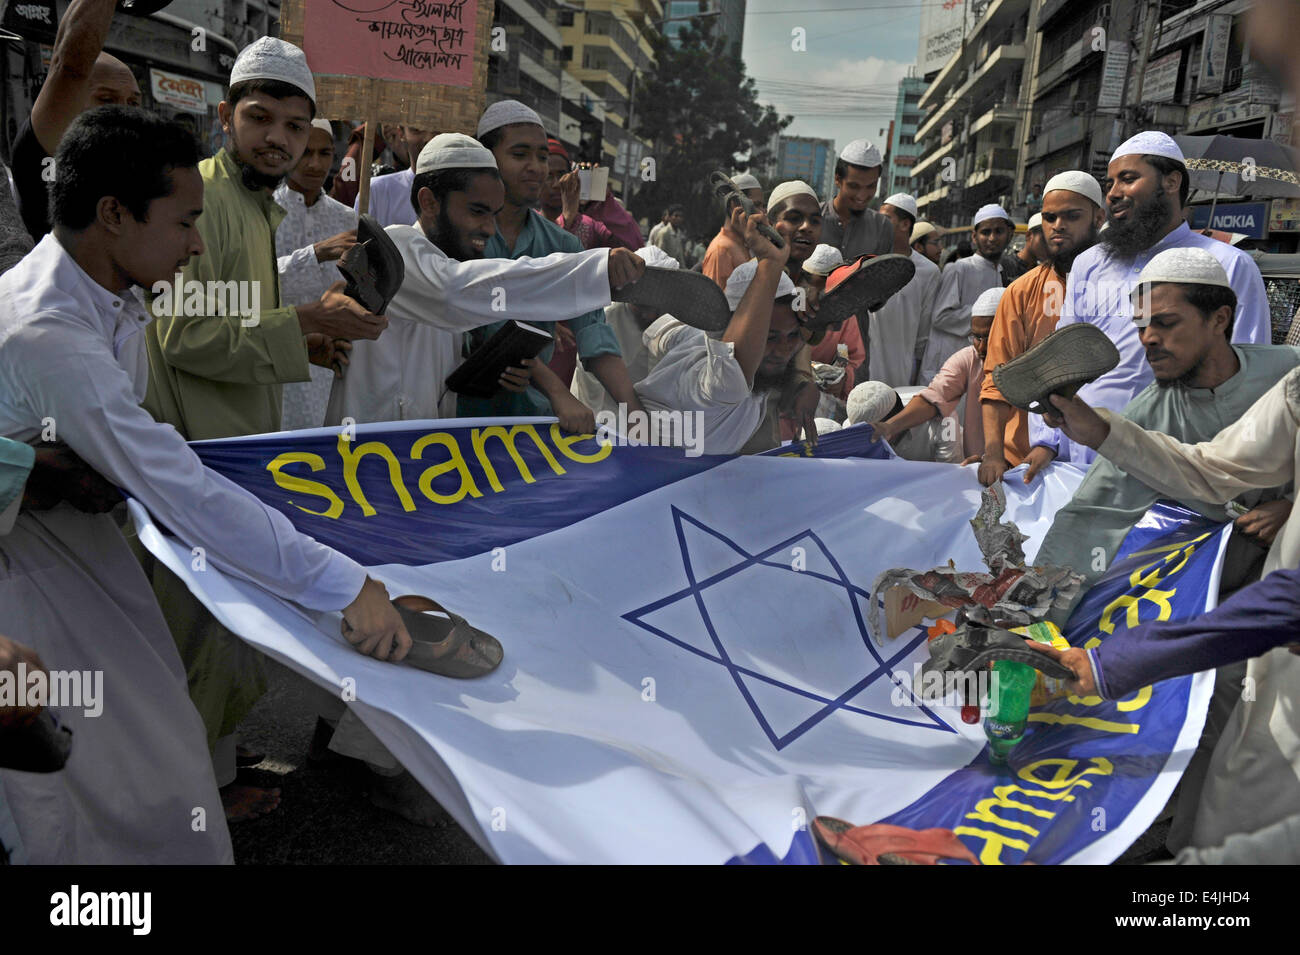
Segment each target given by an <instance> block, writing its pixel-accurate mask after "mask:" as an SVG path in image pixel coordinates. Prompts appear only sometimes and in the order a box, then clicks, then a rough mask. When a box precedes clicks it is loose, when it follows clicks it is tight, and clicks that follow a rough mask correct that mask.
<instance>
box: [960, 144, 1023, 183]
mask: <svg viewBox="0 0 1300 955" xmlns="http://www.w3.org/2000/svg"><path fill="white" fill-rule="evenodd" d="M1015 175H1016V150H1014V149H1010V148H1008V147H1003V146H999V147H996V148H994V149H989V150H985V151H984V152H982V153H980V154H979V155H977V156H976V157H975V171H974V172H973V173H971V175H970V176H969V177H968V178H967V180H966V185H967V186H968V187H969V186H978V185H979V184H980V183H981V182H984V181H985V180H987V179H990V178H992V177H993V176H1010V177H1012V178H1015Z"/></svg>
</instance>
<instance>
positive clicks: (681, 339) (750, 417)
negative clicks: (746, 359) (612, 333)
mask: <svg viewBox="0 0 1300 955" xmlns="http://www.w3.org/2000/svg"><path fill="white" fill-rule="evenodd" d="M643 340H644V342H645V345H646V348H647V349H648V352H649V358H650V365H651V371H650V373H649V374H648V375H646V376H645V378H643V379H642V380H641V382H640V384H638V385H637V386H636V393H637V397H639V398H640V399H641V403H642V404H643V405H645V408H646V410H647V411H700V412H703V415H704V417H703V426H704V429H703V444H702V448H701V453H703V454H735V453H736V452H738V451H739V450H740V449H741V448H742V447H744V446H745V442H746V441H748V440H749V439H750V437H752V436H753V434H754V432H755V431H756V430H757V429H758V426H759V424H760V423H761V422H762V420H763V414H764V412H765V411H766V406H767V392H765V391H760V392H754V391H753V389H752V388H751V387H750V384H749V382H748V381H746V380H745V372H744V371H743V370H742V369H741V367H740V362H738V361H736V346H735V345H734V344H733V343H731V342H720V341H718V340H716V339H713V338H710V337H709V336H708V335H706V334H705V333H704V332H702V331H701V330H700V329H698V328H691V327H690V326H689V325H683V324H682V323H681V322H679V321H678V320H677V319H675V318H673V317H672V316H671V315H663V316H660V318H659V319H658V320H657V321H656V322H655V323H654V324H653V325H651V326H650V327H649V328H647V329H646V330H645V334H644V336H643Z"/></svg>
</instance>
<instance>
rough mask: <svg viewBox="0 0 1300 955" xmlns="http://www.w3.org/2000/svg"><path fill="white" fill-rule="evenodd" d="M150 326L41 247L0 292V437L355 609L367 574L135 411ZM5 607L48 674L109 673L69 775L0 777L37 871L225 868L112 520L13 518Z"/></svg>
mask: <svg viewBox="0 0 1300 955" xmlns="http://www.w3.org/2000/svg"><path fill="white" fill-rule="evenodd" d="M148 321H149V317H148V315H147V314H146V313H145V311H144V308H143V306H142V304H141V302H140V300H139V298H138V297H137V295H135V294H127V295H123V294H114V293H112V292H109V291H107V290H106V289H104V288H102V287H101V286H99V285H98V284H96V283H95V282H94V281H93V280H92V279H91V278H90V276H89V275H87V274H86V273H85V272H84V271H82V269H81V268H80V267H79V266H78V265H77V264H76V262H75V261H73V259H72V257H71V256H69V255H68V254H67V253H66V252H65V251H64V249H63V247H62V246H61V245H60V244H59V243H58V241H57V240H56V239H55V238H54V236H53V235H47V236H46V237H45V238H44V239H43V240H42V241H41V243H40V245H38V246H37V247H36V249H35V250H34V251H33V252H32V253H31V255H29V256H28V257H27V258H26V259H24V260H23V261H22V263H20V264H19V265H18V266H16V267H15V268H14V269H13V270H11V271H10V272H8V273H7V274H6V275H5V276H4V277H3V278H0V435H4V436H6V437H10V438H13V439H15V440H20V441H32V440H35V439H37V438H38V437H39V436H40V434H41V432H42V429H43V427H44V425H43V422H45V421H46V420H47V419H48V420H52V421H53V424H54V427H55V428H56V436H57V438H58V439H59V440H60V441H62V442H64V443H66V444H67V445H68V446H69V447H71V448H72V450H73V451H75V452H76V453H77V454H78V455H80V456H81V458H82V459H83V460H85V461H86V463H87V464H89V465H90V466H91V467H93V468H94V469H95V470H96V471H98V472H99V473H100V474H102V475H103V476H104V477H105V478H107V479H108V480H110V481H112V482H113V483H115V484H117V485H118V486H119V487H122V488H123V489H124V490H126V491H127V493H129V494H131V495H132V496H133V497H135V498H137V499H138V500H139V501H140V502H141V503H142V504H143V505H144V506H145V507H147V508H148V509H149V510H150V511H151V512H152V513H153V514H154V516H155V517H156V518H157V519H158V520H159V522H160V523H162V524H165V525H166V526H167V527H169V528H170V529H171V530H172V531H173V533H175V534H176V535H177V537H179V538H180V539H181V540H183V541H185V542H186V543H187V544H190V545H193V546H201V547H203V548H204V559H205V560H206V561H208V562H210V563H212V564H213V565H215V566H219V567H221V568H222V569H223V570H229V571H231V572H233V573H235V574H238V575H239V576H242V577H245V578H246V579H249V580H252V581H254V582H256V583H259V584H261V585H262V586H264V587H266V588H267V589H268V590H270V591H272V592H274V593H277V594H279V595H280V596H283V597H286V598H289V599H292V600H295V601H297V602H298V603H301V604H303V605H305V606H307V607H310V608H313V609H318V610H338V609H341V608H342V607H344V606H346V605H347V604H348V603H350V602H351V601H352V600H353V599H355V597H356V595H357V593H358V592H359V591H360V589H361V585H362V583H363V582H364V580H365V570H364V569H363V568H362V567H361V566H360V565H358V564H357V563H355V562H354V561H352V560H350V559H348V558H346V557H344V556H342V555H341V554H338V553H336V552H335V551H332V550H330V549H329V548H327V547H324V546H322V545H321V544H318V543H317V542H315V541H314V540H312V539H311V538H309V537H304V536H303V535H301V534H299V533H298V532H297V531H295V530H294V529H293V527H292V525H291V524H290V523H289V521H288V520H287V519H286V518H285V517H284V516H283V515H282V514H280V513H278V512H277V511H273V510H271V509H270V508H268V507H266V506H265V505H263V504H261V503H260V502H259V501H258V500H257V499H256V498H254V497H253V496H252V495H251V494H249V493H248V492H246V491H244V490H242V489H240V488H238V487H237V486H235V485H234V484H232V483H231V482H230V481H228V480H226V479H225V478H223V477H221V476H219V475H217V474H215V473H214V472H212V471H209V470H207V469H206V468H204V467H203V465H202V464H201V463H200V462H199V459H198V457H197V456H196V455H195V454H194V452H193V451H191V450H190V448H189V447H188V445H186V444H185V442H184V440H182V438H181V437H180V435H179V434H178V433H177V432H176V430H175V429H174V428H172V427H171V426H170V425H166V424H159V423H158V422H156V421H154V419H153V418H152V417H151V416H150V415H149V414H148V412H146V411H145V410H144V409H143V408H142V407H140V400H141V399H142V398H143V396H144V392H145V387H146V385H147V374H148V372H147V367H148V366H147V360H146V357H145V349H144V335H143V332H144V327H145V325H146V324H147V323H148ZM0 607H3V608H4V616H3V625H4V628H5V630H6V635H8V636H10V637H12V638H14V639H17V640H19V641H21V642H23V643H26V644H28V645H29V646H32V647H34V648H35V649H36V651H37V652H38V653H39V654H40V655H41V657H42V659H43V660H44V661H45V663H46V665H47V666H48V667H50V668H53V669H64V670H74V669H75V670H98V671H102V672H103V686H104V706H103V712H102V713H101V714H100V715H99V716H97V717H86V716H84V715H83V713H82V710H80V709H75V708H74V709H68V708H65V709H64V710H63V711H62V712H61V713H60V716H61V717H66V718H67V720H68V722H69V724H70V725H71V726H72V729H73V732H74V733H75V740H74V743H73V753H72V758H71V760H70V761H69V763H68V765H67V767H65V769H64V770H63V771H62V772H60V773H54V774H49V775H36V774H30V773H15V772H7V771H6V772H0V784H3V786H4V789H5V796H6V799H7V801H8V803H9V806H10V808H11V810H12V811H13V815H14V818H15V820H17V822H18V826H19V831H20V832H21V833H22V837H23V841H24V844H25V847H26V850H27V854H28V857H29V859H30V860H31V861H33V862H38V863H72V862H78V863H137V862H138V863H143V862H150V863H186V862H230V861H232V853H231V848H230V838H229V834H228V833H227V830H226V824H225V816H224V814H223V812H222V808H221V801H220V797H219V796H218V794H217V789H216V781H215V779H214V778H213V775H212V763H211V759H210V757H209V755H208V748H207V744H206V734H205V732H204V729H203V723H202V721H201V720H200V719H199V715H198V713H197V711H196V710H195V709H194V706H193V704H192V703H191V702H190V699H189V693H188V690H187V688H186V682H185V672H184V668H183V667H182V665H181V661H180V657H179V656H178V655H177V652H176V645H175V643H174V641H173V640H172V637H171V634H170V633H169V632H168V630H167V625H166V623H165V622H164V620H163V617H162V613H161V611H160V610H159V609H158V604H157V601H156V599H155V598H154V594H153V590H152V588H151V587H150V584H149V581H148V579H147V578H146V577H145V575H144V572H143V570H141V568H140V565H139V563H138V562H137V561H136V559H135V557H134V556H133V555H132V553H131V551H130V549H129V547H128V546H127V542H126V540H125V538H124V537H123V536H122V534H121V532H120V531H119V530H118V528H117V526H116V524H115V523H114V521H113V519H112V517H110V516H109V515H90V514H83V513H80V512H78V511H74V510H72V509H70V508H69V507H67V506H66V505H61V506H60V507H58V508H56V509H55V510H52V511H46V512H39V513H36V514H26V513H24V514H20V516H19V518H18V521H17V523H16V524H15V526H14V528H13V530H12V531H11V532H10V533H9V534H8V535H6V536H5V537H3V538H0ZM198 809H201V810H202V814H201V816H202V819H201V822H202V828H201V829H196V827H198V826H199V824H200V819H199V814H197V813H196V812H195V810H198Z"/></svg>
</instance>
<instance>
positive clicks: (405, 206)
mask: <svg viewBox="0 0 1300 955" xmlns="http://www.w3.org/2000/svg"><path fill="white" fill-rule="evenodd" d="M397 129H398V131H399V132H400V134H401V140H400V142H401V144H402V146H403V147H404V148H405V149H406V153H407V155H408V156H411V157H412V160H414V157H416V156H418V155H420V150H421V149H423V148H424V147H425V146H426V145H427V144H428V142H429V140H431V139H433V135H434V131H433V130H431V129H417V128H416V127H414V126H398V127H397ZM390 131H391V130H390ZM414 180H415V162H414V161H412V162H411V164H410V165H409V166H407V167H406V168H405V169H403V170H401V171H400V172H390V173H388V174H387V175H384V176H376V177H375V178H374V179H371V180H370V203H369V207H368V209H367V210H366V211H367V212H368V213H369V214H370V215H372V216H374V217H375V219H376V220H377V221H378V222H379V224H380V225H382V226H384V227H387V226H390V225H414V224H415V210H413V209H412V208H411V183H412V182H413V181H414ZM352 208H354V209H356V210H357V211H360V209H361V197H360V196H357V198H356V199H354V200H353V201H352Z"/></svg>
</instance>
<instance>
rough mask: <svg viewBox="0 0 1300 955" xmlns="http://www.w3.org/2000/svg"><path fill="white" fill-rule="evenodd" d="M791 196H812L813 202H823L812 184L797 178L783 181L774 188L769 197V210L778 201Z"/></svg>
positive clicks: (773, 207)
mask: <svg viewBox="0 0 1300 955" xmlns="http://www.w3.org/2000/svg"><path fill="white" fill-rule="evenodd" d="M791 196H812V199H813V202H816V203H818V204H820V203H821V200H820V199H818V198H817V191H816V190H815V189H813V187H812V186H810V185H808V183H806V182H800V181H799V180H797V179H795V180H791V181H790V182H783V183H781V185H779V186H777V187H776V188H775V189H773V190H772V194H771V195H770V196H768V197H767V211H768V212H771V211H772V210H773V209H775V208H776V205H777V203H779V202H784V201H785V200H786V199H789V198H790V197H791Z"/></svg>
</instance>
